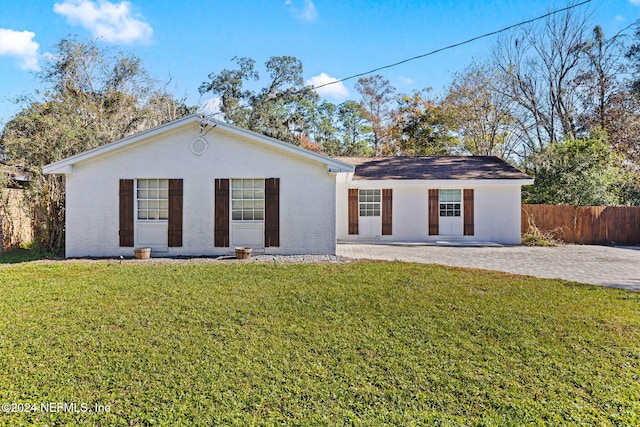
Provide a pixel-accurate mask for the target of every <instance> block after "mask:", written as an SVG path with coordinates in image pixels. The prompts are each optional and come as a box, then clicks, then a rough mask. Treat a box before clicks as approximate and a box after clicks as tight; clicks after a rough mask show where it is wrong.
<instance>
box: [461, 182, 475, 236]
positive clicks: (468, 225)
mask: <svg viewBox="0 0 640 427" xmlns="http://www.w3.org/2000/svg"><path fill="white" fill-rule="evenodd" d="M463 193H464V206H463V209H464V235H465V236H473V235H474V206H473V189H468V190H464V191H463Z"/></svg>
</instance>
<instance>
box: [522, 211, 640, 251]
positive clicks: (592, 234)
mask: <svg viewBox="0 0 640 427" xmlns="http://www.w3.org/2000/svg"><path fill="white" fill-rule="evenodd" d="M521 224H522V233H523V234H524V233H526V232H527V230H528V229H529V225H535V226H536V227H538V229H539V230H541V231H545V232H550V233H552V234H553V236H554V237H555V238H556V239H557V240H562V241H564V242H566V243H580V244H596V245H638V244H640V207H628V206H578V207H573V206H568V205H522V222H521Z"/></svg>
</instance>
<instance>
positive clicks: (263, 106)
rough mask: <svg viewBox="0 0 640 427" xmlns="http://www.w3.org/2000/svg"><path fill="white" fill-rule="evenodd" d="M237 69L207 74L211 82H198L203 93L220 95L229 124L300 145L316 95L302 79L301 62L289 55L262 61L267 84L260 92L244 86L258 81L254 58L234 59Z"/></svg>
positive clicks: (223, 111) (306, 129)
mask: <svg viewBox="0 0 640 427" xmlns="http://www.w3.org/2000/svg"><path fill="white" fill-rule="evenodd" d="M232 60H233V61H234V62H235V63H236V64H237V66H238V68H237V69H233V70H228V69H224V70H222V71H220V72H219V73H211V74H209V79H210V81H208V82H204V83H202V85H200V89H199V91H200V93H201V94H202V95H204V94H207V93H211V94H212V95H214V96H218V97H220V98H221V101H222V102H221V112H222V113H223V114H224V117H225V119H226V120H228V121H229V122H230V123H232V124H234V125H236V126H239V127H242V128H245V129H248V130H252V131H254V132H258V133H262V134H264V135H267V136H270V137H273V138H277V139H280V140H283V141H287V142H291V143H294V144H299V143H300V139H299V136H300V135H303V134H306V133H307V132H308V130H309V129H308V127H307V125H308V123H307V122H306V120H305V116H306V115H307V113H308V111H306V109H307V108H309V107H310V106H313V105H314V103H315V101H316V100H317V98H318V95H317V94H316V93H315V92H314V91H313V90H312V89H311V88H310V87H307V86H304V81H303V78H302V63H301V62H300V60H298V59H297V58H294V57H292V56H274V57H271V58H270V59H269V60H268V61H267V62H266V63H265V69H266V71H267V74H268V75H269V82H268V84H267V85H266V86H265V87H263V88H262V89H261V90H260V91H258V92H256V91H252V90H249V89H246V88H245V83H246V82H249V81H251V80H259V78H260V76H259V73H258V72H257V71H256V70H255V61H254V60H253V59H250V58H237V57H235V58H233V59H232Z"/></svg>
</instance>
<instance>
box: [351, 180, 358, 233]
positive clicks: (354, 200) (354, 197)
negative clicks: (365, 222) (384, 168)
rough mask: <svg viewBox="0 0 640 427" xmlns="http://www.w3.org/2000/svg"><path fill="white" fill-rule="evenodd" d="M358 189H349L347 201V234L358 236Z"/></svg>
mask: <svg viewBox="0 0 640 427" xmlns="http://www.w3.org/2000/svg"><path fill="white" fill-rule="evenodd" d="M358 216H359V213H358V189H357V188H350V189H349V199H348V217H349V234H358Z"/></svg>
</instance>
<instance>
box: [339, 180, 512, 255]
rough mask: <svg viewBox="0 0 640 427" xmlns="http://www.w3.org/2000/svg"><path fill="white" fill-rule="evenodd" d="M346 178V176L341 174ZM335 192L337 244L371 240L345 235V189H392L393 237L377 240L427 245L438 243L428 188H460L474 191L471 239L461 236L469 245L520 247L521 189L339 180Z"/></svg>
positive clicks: (506, 185)
mask: <svg viewBox="0 0 640 427" xmlns="http://www.w3.org/2000/svg"><path fill="white" fill-rule="evenodd" d="M340 175H346V174H340ZM338 182H339V184H338V186H337V190H336V209H337V220H336V232H337V236H338V240H339V241H359V240H366V239H368V240H371V237H369V238H364V237H363V236H358V235H349V234H348V210H347V209H348V206H347V199H348V189H349V188H358V187H360V188H379V189H383V188H391V189H393V235H391V236H379V237H378V236H376V238H377V239H379V240H380V241H393V242H429V241H436V240H441V238H440V237H439V236H429V216H428V212H429V209H428V207H429V195H428V190H429V189H430V188H451V189H454V188H459V189H465V188H467V189H473V190H474V205H475V209H474V211H475V224H474V229H475V230H474V231H475V235H474V236H464V237H462V239H464V240H468V241H483V242H495V243H501V244H520V241H521V239H520V185H519V184H509V183H508V182H507V183H500V184H495V183H490V182H486V181H485V182H475V183H474V182H470V181H467V182H458V181H450V182H445V181H438V182H429V183H427V182H424V181H412V182H409V181H397V182H394V183H388V182H386V183H385V182H380V181H366V180H362V181H358V180H356V181H352V182H351V184H350V185H349V184H347V183H346V180H344V176H339V177H338Z"/></svg>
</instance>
